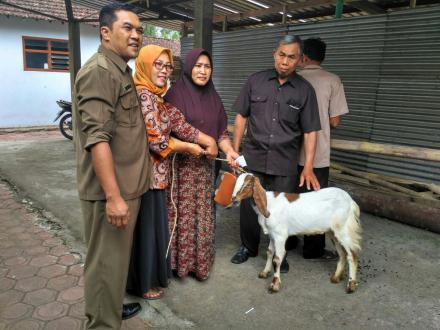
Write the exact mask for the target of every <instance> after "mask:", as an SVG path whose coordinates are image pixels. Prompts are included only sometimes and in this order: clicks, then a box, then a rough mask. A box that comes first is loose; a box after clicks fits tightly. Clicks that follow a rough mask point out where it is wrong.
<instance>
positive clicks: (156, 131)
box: [127, 45, 217, 299]
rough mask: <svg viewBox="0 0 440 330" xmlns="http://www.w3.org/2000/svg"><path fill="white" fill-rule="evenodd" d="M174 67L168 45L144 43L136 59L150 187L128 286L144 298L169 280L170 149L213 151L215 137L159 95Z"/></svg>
mask: <svg viewBox="0 0 440 330" xmlns="http://www.w3.org/2000/svg"><path fill="white" fill-rule="evenodd" d="M172 70H173V56H172V54H171V50H169V49H167V48H162V47H159V46H156V45H149V46H145V47H143V48H142V49H141V51H140V52H139V56H138V58H137V59H136V71H135V75H134V82H135V85H136V89H137V92H138V95H139V99H140V104H141V111H142V117H143V118H144V122H145V125H146V129H147V138H148V143H149V149H150V153H151V155H152V160H153V161H152V177H151V184H150V190H149V191H148V192H147V193H145V194H144V195H143V196H142V202H141V208H140V211H139V215H138V219H137V223H136V229H135V231H134V237H133V249H132V255H131V261H130V270H129V274H128V280H127V292H129V293H131V294H134V295H137V296H140V297H143V298H146V299H158V298H161V297H162V295H163V290H162V289H161V288H165V287H167V286H168V279H169V277H170V273H171V272H170V263H169V258H167V255H166V253H167V247H168V240H169V237H168V236H169V235H168V216H167V206H166V190H165V189H166V188H167V187H168V183H169V182H170V178H169V176H170V162H171V161H170V157H169V155H170V154H171V153H176V152H180V153H187V154H189V155H192V156H194V157H199V156H201V155H205V154H207V155H211V156H212V155H216V154H217V148H216V143H215V141H214V139H213V138H211V137H209V136H208V135H206V134H204V133H202V132H201V131H199V130H198V129H196V128H194V127H193V126H191V125H190V124H188V123H187V122H186V121H185V117H184V116H183V115H182V113H181V112H180V111H179V110H178V109H177V108H175V107H174V106H172V105H171V104H169V103H167V102H164V100H163V98H162V95H163V94H164V93H165V92H166V89H167V82H168V78H169V76H170V75H171V72H172ZM171 134H173V137H171V136H170V135H171ZM184 141H186V142H184ZM129 147H130V146H127V148H129ZM204 148H205V149H204Z"/></svg>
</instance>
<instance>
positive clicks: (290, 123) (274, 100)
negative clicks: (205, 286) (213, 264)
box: [231, 35, 321, 272]
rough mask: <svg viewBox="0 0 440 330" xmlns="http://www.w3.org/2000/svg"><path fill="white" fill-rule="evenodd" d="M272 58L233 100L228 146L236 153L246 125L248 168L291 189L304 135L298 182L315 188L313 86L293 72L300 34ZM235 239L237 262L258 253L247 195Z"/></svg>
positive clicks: (275, 187) (269, 184)
mask: <svg viewBox="0 0 440 330" xmlns="http://www.w3.org/2000/svg"><path fill="white" fill-rule="evenodd" d="M273 57H274V61H275V68H274V69H269V70H264V71H260V72H257V73H255V74H253V75H251V76H250V77H249V78H248V80H247V82H246V84H245V85H244V86H243V88H242V90H241V92H240V95H239V96H238V98H237V100H236V101H235V103H234V105H233V109H234V110H235V111H236V112H237V116H236V118H235V126H234V140H233V147H234V149H235V150H236V151H237V152H238V149H239V146H240V143H241V140H242V137H243V134H244V130H245V128H246V124H247V136H246V143H245V144H244V146H243V155H244V158H245V159H246V162H247V169H248V170H249V171H251V172H252V173H254V174H255V175H257V176H258V177H259V178H260V181H261V184H262V185H263V187H264V188H265V189H266V190H270V191H279V192H287V193H293V192H296V191H297V187H298V182H297V181H298V180H297V165H298V153H299V150H300V146H301V142H302V140H303V139H304V146H305V164H304V169H303V171H302V173H301V175H300V179H299V181H300V182H299V186H303V185H304V184H305V185H306V186H307V188H308V189H310V188H311V187H313V188H314V190H318V189H319V182H318V180H317V178H316V176H315V174H314V173H313V159H314V155H315V148H316V131H319V130H320V129H321V126H320V120H319V111H318V104H317V100H316V95H315V91H314V89H313V87H312V86H311V85H310V84H309V83H308V82H307V81H306V80H305V79H303V78H302V77H301V76H299V75H298V74H296V73H295V67H296V65H297V64H298V62H299V60H300V58H301V39H300V38H299V37H297V36H291V35H286V36H285V37H284V38H283V39H282V40H281V41H280V42H279V44H278V47H277V49H276V50H275V51H274V52H273ZM240 238H241V242H242V246H241V247H240V249H239V250H238V252H237V253H236V254H235V255H234V256H233V258H232V259H231V262H233V263H236V264H241V263H243V262H245V261H246V260H247V259H248V258H249V257H255V256H256V255H257V254H258V245H259V242H260V226H259V224H258V219H257V215H256V213H255V212H254V210H253V209H252V206H251V201H250V199H247V200H244V201H242V203H241V206H240ZM290 242H291V243H290V245H292V242H293V241H292V240H291V239H290ZM288 245H289V240H288V242H287V243H286V247H289V246H288ZM288 267H289V265H288V263H287V261H286V259H284V260H283V263H282V266H281V271H282V272H287V271H288V269H289V268H288Z"/></svg>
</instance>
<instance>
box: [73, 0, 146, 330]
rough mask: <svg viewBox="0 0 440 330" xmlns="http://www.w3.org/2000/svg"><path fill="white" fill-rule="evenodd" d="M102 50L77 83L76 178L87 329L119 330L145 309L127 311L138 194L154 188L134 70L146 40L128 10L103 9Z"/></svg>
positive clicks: (131, 307)
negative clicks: (130, 62)
mask: <svg viewBox="0 0 440 330" xmlns="http://www.w3.org/2000/svg"><path fill="white" fill-rule="evenodd" d="M99 23H100V34H101V46H100V47H99V49H98V52H97V53H96V54H95V55H93V56H92V57H91V58H90V59H89V60H88V62H87V63H86V64H85V65H84V66H83V67H82V68H81V70H80V71H79V73H78V75H77V78H76V82H75V97H74V123H75V144H76V156H77V180H78V190H79V197H80V199H81V208H82V212H83V217H84V232H85V241H86V244H87V249H88V251H87V257H86V262H85V267H84V278H85V287H84V290H85V313H86V316H87V319H88V320H87V329H120V327H121V318H129V317H131V316H132V315H134V314H135V313H137V312H138V311H139V310H140V305H139V304H129V305H124V308H123V305H122V303H123V299H124V293H125V285H126V279H127V272H128V265H129V261H130V251H131V244H132V238H133V230H134V228H135V223H136V218H137V215H138V211H139V205H140V196H141V195H142V194H144V193H145V192H146V191H147V189H148V186H149V177H150V168H149V153H148V144H147V138H146V131H145V126H144V122H143V120H142V117H141V112H140V109H139V102H138V98H137V93H136V89H135V86H134V83H133V80H132V73H131V69H130V68H129V66H128V65H127V61H128V60H129V59H131V58H135V57H136V56H137V54H138V52H139V50H140V47H141V42H142V28H141V23H140V21H139V18H138V16H137V15H136V13H135V12H133V10H132V9H131V7H128V6H126V5H121V4H116V5H109V6H106V7H104V8H102V10H101V12H100V15H99Z"/></svg>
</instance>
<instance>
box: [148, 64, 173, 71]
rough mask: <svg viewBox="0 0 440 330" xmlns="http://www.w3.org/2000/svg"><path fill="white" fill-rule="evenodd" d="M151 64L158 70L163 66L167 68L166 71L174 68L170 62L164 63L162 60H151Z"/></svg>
mask: <svg viewBox="0 0 440 330" xmlns="http://www.w3.org/2000/svg"><path fill="white" fill-rule="evenodd" d="M153 64H154V67H155V68H156V69H157V70H159V71H162V69H163V68H165V70H167V71H168V72H170V71H173V70H174V66H172V65H171V64H164V63H163V62H160V61H156V62H153Z"/></svg>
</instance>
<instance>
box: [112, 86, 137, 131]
mask: <svg viewBox="0 0 440 330" xmlns="http://www.w3.org/2000/svg"><path fill="white" fill-rule="evenodd" d="M119 100H120V104H121V111H119V113H118V115H117V118H116V121H117V122H118V124H119V125H121V126H130V127H131V126H136V125H137V124H138V120H139V102H138V99H137V96H136V95H133V91H132V90H129V91H127V92H125V93H123V94H122V95H120V96H119Z"/></svg>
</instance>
